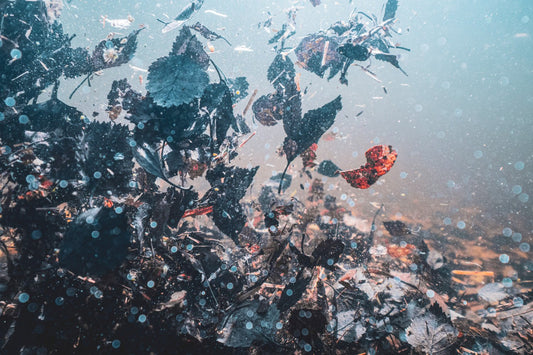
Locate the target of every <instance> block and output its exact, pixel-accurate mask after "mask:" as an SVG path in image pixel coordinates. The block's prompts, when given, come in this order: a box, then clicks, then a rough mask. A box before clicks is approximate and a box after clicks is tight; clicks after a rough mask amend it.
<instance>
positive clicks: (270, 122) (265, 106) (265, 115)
mask: <svg viewBox="0 0 533 355" xmlns="http://www.w3.org/2000/svg"><path fill="white" fill-rule="evenodd" d="M275 98H276V97H275V96H274V95H272V94H268V95H263V96H261V97H260V98H258V99H257V100H255V102H254V103H253V105H252V111H253V113H254V117H255V119H256V120H257V121H258V122H259V123H261V124H262V125H263V126H274V125H276V124H278V122H277V121H279V120H281V119H282V118H283V117H282V115H281V105H277V104H276V102H275V101H274V100H275Z"/></svg>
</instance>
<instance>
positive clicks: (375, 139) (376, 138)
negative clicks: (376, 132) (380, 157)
mask: <svg viewBox="0 0 533 355" xmlns="http://www.w3.org/2000/svg"><path fill="white" fill-rule="evenodd" d="M380 141H381V140H380V139H379V137H374V139H372V142H374V143H375V144H379V142H380Z"/></svg>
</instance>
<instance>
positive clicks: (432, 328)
mask: <svg viewBox="0 0 533 355" xmlns="http://www.w3.org/2000/svg"><path fill="white" fill-rule="evenodd" d="M405 333H406V335H407V342H408V343H409V344H410V345H411V346H413V347H414V348H415V350H417V351H418V352H421V353H425V354H447V353H448V350H449V347H450V346H451V345H452V344H453V343H454V342H455V341H456V339H457V334H458V332H457V330H456V329H455V328H454V327H453V326H452V325H450V324H449V323H447V322H443V321H442V320H439V319H438V318H437V316H435V315H434V314H433V313H430V312H426V313H425V314H424V315H422V316H418V317H415V318H414V319H413V320H412V321H411V324H410V325H409V327H407V329H406V330H405Z"/></svg>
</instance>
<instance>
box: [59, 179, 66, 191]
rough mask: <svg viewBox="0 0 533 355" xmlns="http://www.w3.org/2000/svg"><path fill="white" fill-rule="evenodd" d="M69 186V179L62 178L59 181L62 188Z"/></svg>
mask: <svg viewBox="0 0 533 355" xmlns="http://www.w3.org/2000/svg"><path fill="white" fill-rule="evenodd" d="M67 186H68V181H67V180H61V181H60V182H59V187H61V188H62V189H64V188H65V187H67Z"/></svg>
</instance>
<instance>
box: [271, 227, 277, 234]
mask: <svg viewBox="0 0 533 355" xmlns="http://www.w3.org/2000/svg"><path fill="white" fill-rule="evenodd" d="M269 229H270V231H271V232H272V233H276V232H277V231H278V228H277V227H276V226H270V228H269Z"/></svg>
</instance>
